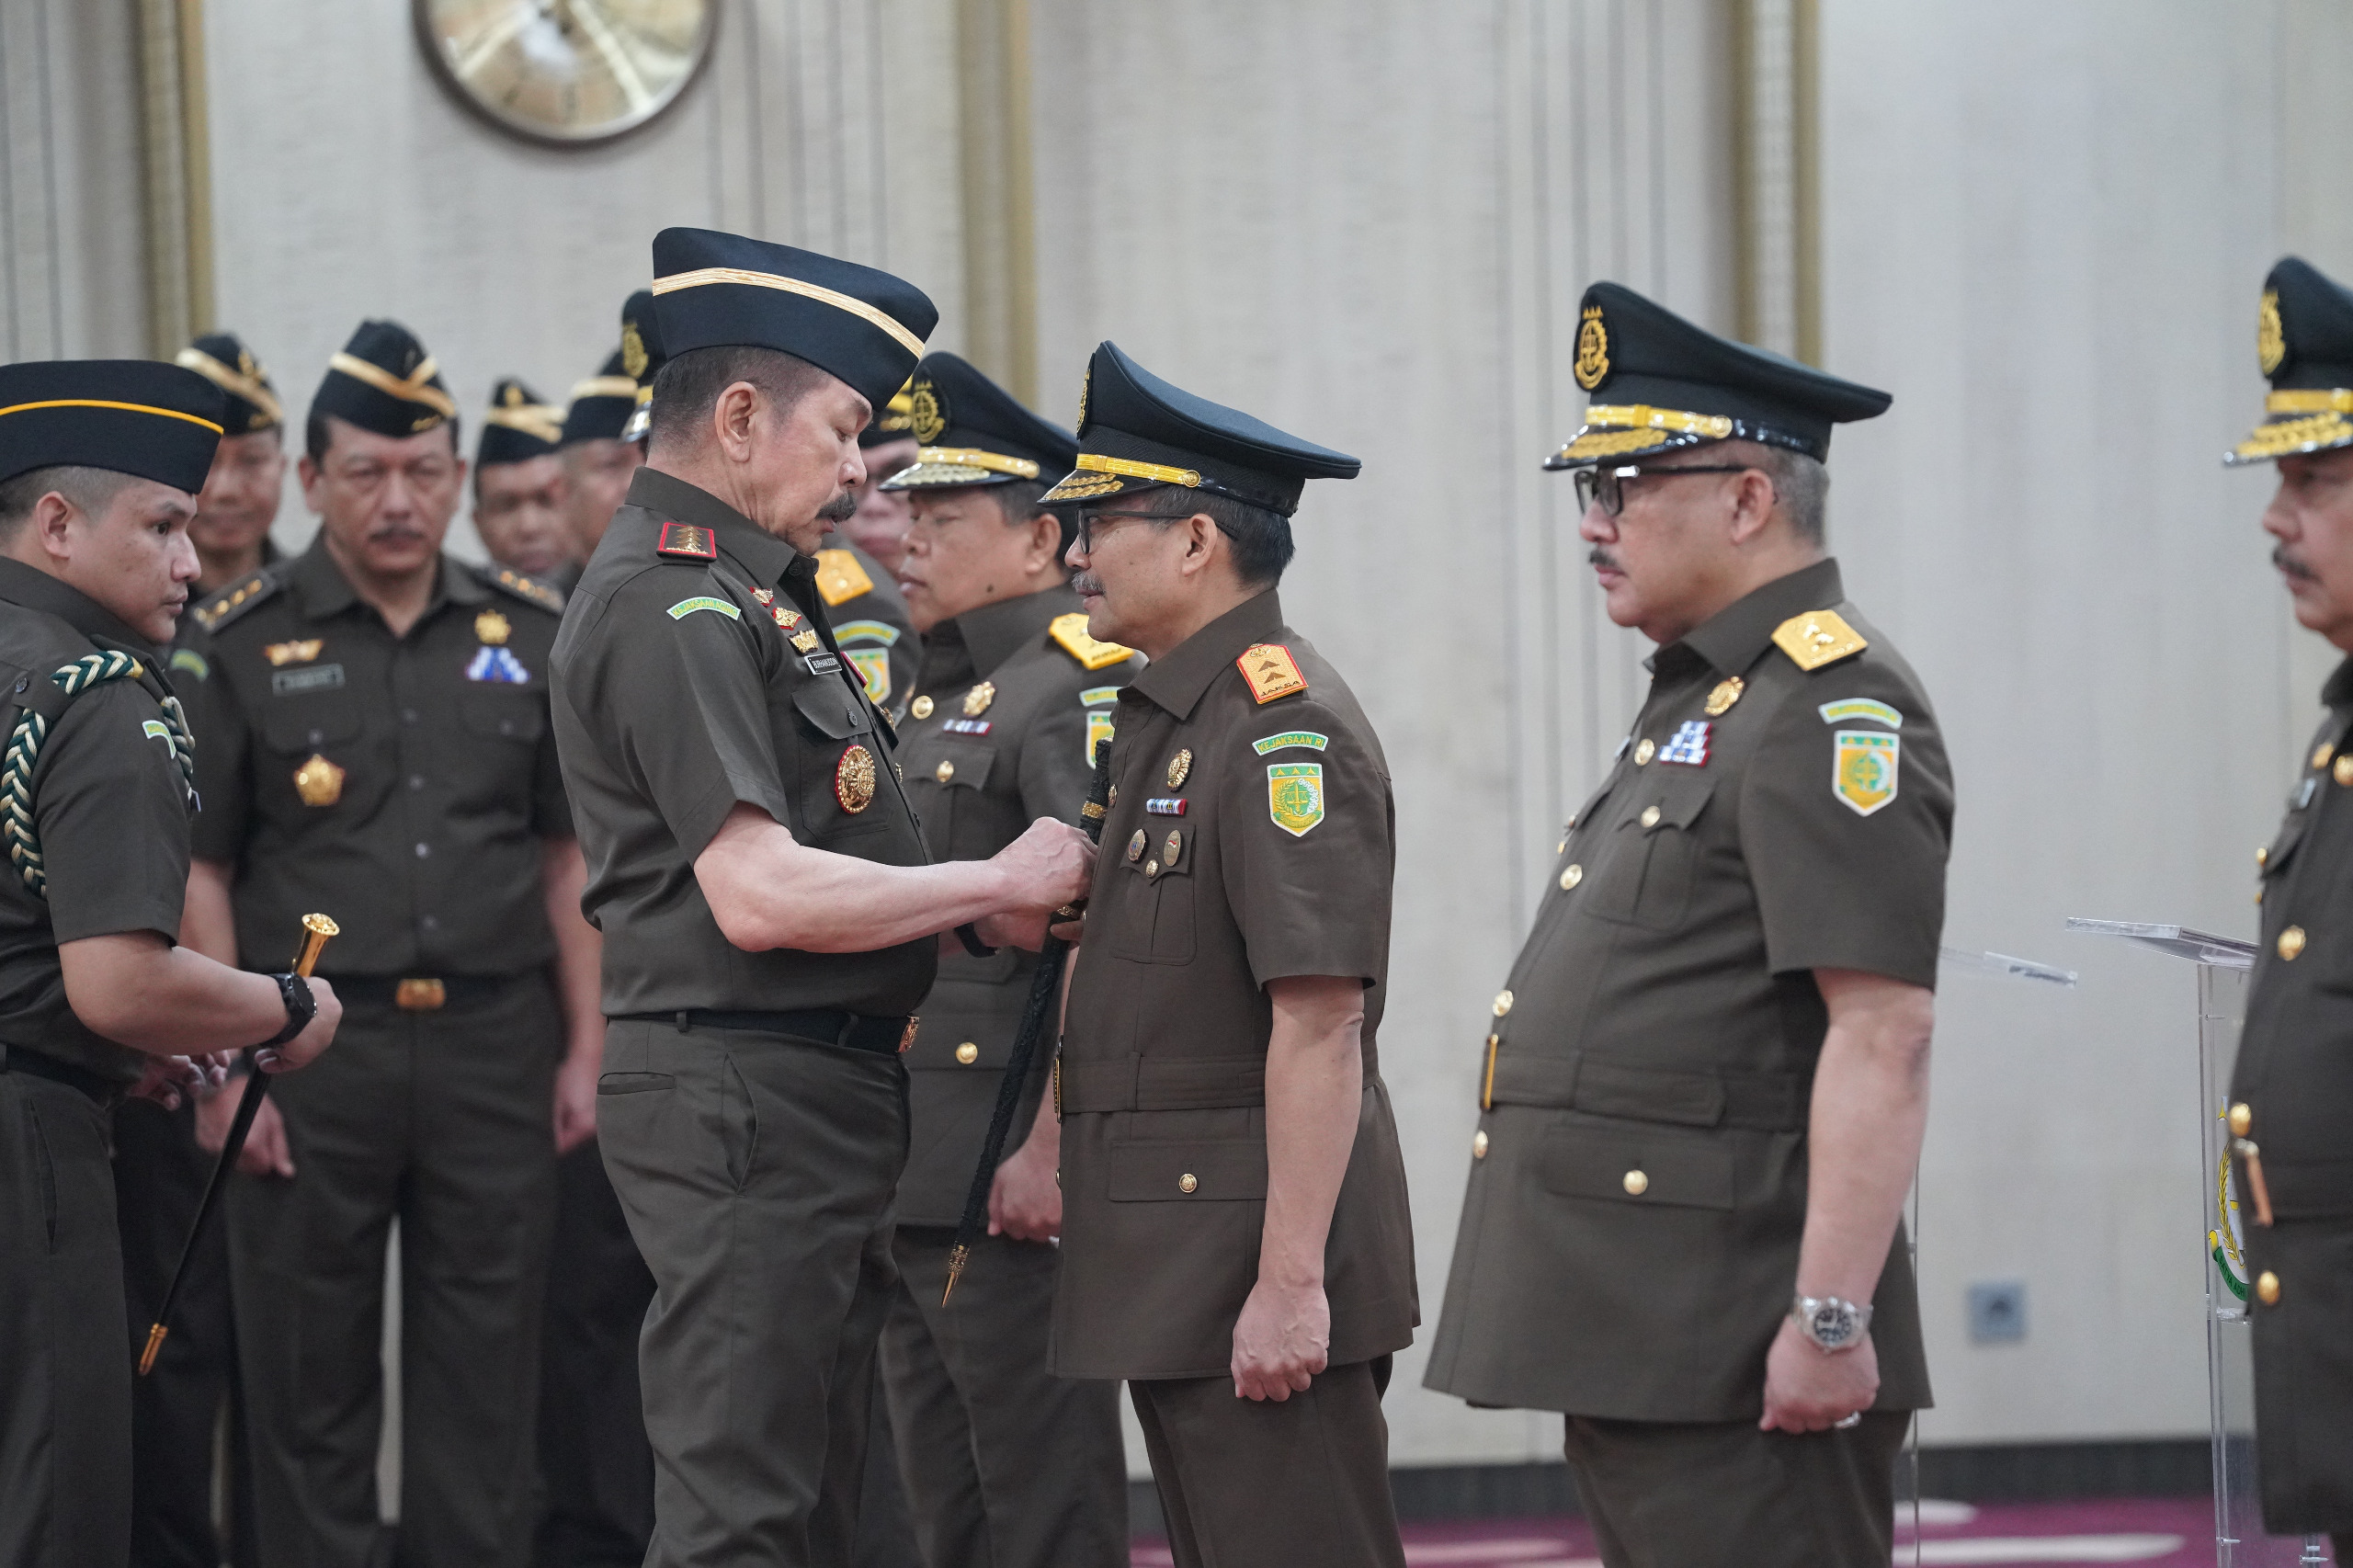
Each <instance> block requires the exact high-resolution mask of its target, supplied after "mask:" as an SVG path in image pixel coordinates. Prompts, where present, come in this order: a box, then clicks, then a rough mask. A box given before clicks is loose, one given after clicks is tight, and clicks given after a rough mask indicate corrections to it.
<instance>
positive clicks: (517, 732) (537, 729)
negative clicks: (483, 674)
mask: <svg viewBox="0 0 2353 1568" xmlns="http://www.w3.org/2000/svg"><path fill="white" fill-rule="evenodd" d="M458 717H459V719H460V721H461V722H463V723H464V724H465V726H466V729H467V731H468V732H469V733H472V734H477V735H481V736H483V737H484V738H485V739H490V740H502V741H522V742H526V743H532V742H536V741H538V740H539V738H540V736H541V735H543V734H545V733H547V727H548V719H547V710H546V709H545V708H543V707H542V706H541V705H540V699H539V696H538V694H537V693H530V694H525V693H522V692H517V691H466V692H460V693H459V695H458Z"/></svg>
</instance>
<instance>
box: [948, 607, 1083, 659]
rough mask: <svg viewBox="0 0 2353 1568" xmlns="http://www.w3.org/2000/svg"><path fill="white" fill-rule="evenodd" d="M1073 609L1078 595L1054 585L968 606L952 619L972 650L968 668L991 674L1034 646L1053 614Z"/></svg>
mask: <svg viewBox="0 0 2353 1568" xmlns="http://www.w3.org/2000/svg"><path fill="white" fill-rule="evenodd" d="M1076 608H1078V596H1077V595H1076V594H1074V593H1073V592H1072V591H1071V590H1070V589H1069V588H1068V587H1067V586H1056V587H1051V588H1046V589H1042V590H1040V592H1038V593H1034V594H1024V595H1022V596H1021V597H1018V598H1011V599H999V600H998V601H997V602H996V603H995V604H989V605H983V606H981V607H980V608H978V609H968V610H966V611H965V612H964V613H963V614H961V615H960V616H958V617H957V618H956V630H957V631H961V633H963V636H964V645H965V646H966V647H968V648H970V649H971V650H972V667H973V668H974V669H976V670H978V671H979V672H980V673H981V674H983V675H984V676H985V675H994V674H995V673H996V667H997V666H998V665H1002V664H1003V663H1005V662H1006V660H1007V659H1009V658H1011V657H1013V655H1014V654H1016V653H1019V652H1021V650H1023V649H1024V648H1028V647H1032V646H1034V645H1036V643H1037V642H1039V640H1040V638H1042V637H1044V636H1045V634H1046V628H1047V626H1048V625H1049V624H1050V623H1051V621H1052V620H1053V619H1054V617H1056V616H1058V615H1068V614H1070V613H1071V612H1072V611H1073V610H1074V609H1076Z"/></svg>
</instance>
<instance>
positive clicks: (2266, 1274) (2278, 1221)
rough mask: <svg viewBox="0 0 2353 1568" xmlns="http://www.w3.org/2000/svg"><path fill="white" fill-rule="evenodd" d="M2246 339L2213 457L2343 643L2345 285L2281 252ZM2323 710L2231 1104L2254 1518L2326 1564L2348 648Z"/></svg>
mask: <svg viewBox="0 0 2353 1568" xmlns="http://www.w3.org/2000/svg"><path fill="white" fill-rule="evenodd" d="M2256 358H2257V363H2258V367H2259V368H2260V369H2261V370H2262V372H2263V374H2264V375H2265V376H2266V377H2267V378H2268V379H2269V381H2270V382H2271V393H2270V395H2269V396H2268V398H2267V399H2265V408H2266V412H2267V413H2268V415H2270V418H2269V420H2268V422H2267V423H2265V424H2262V425H2259V426H2256V428H2255V431H2254V433H2253V434H2251V435H2250V436H2248V437H2247V438H2246V439H2245V440H2244V441H2242V442H2240V443H2239V444H2238V446H2237V447H2236V448H2234V449H2232V451H2230V452H2229V453H2228V454H2226V455H2225V456H2224V458H2223V461H2224V462H2226V463H2231V464H2234V465H2236V464H2242V463H2259V462H2276V463H2278V464H2279V490H2278V491H2277V492H2275V493H2274V494H2273V495H2272V497H2271V505H2270V506H2269V507H2268V508H2267V509H2266V510H2265V512H2264V514H2263V528H2264V531H2265V532H2266V533H2268V534H2269V535H2270V536H2271V537H2272V538H2273V539H2274V540H2277V541H2278V542H2277V543H2276V545H2275V546H2274V547H2273V550H2272V552H2271V561H2272V564H2273V565H2275V566H2277V567H2278V568H2279V574H2280V575H2281V577H2282V578H2284V579H2285V581H2286V585H2287V589H2288V596H2289V597H2290V600H2292V601H2293V603H2294V607H2295V612H2296V619H2297V621H2298V622H2299V623H2300V624H2301V625H2302V626H2303V627H2304V628H2305V629H2307V630H2308V631H2317V632H2319V633H2320V634H2321V635H2322V636H2323V637H2325V638H2326V639H2327V640H2328V641H2329V642H2332V643H2334V644H2335V645H2336V647H2337V648H2338V649H2340V650H2342V651H2343V652H2345V653H2347V654H2348V655H2353V290H2347V289H2345V288H2344V287H2343V286H2342V285H2340V284H2337V283H2336V282H2334V281H2332V280H2331V279H2329V278H2324V277H2323V276H2321V274H2320V273H2319V272H2318V271H2316V270H2314V269H2313V267H2311V266H2310V265H2309V264H2307V263H2305V262H2303V261H2301V260H2299V259H2297V258H2296V257H2294V256H2289V257H2287V258H2285V259H2284V260H2282V261H2281V262H2280V263H2279V266H2277V267H2273V268H2272V269H2271V275H2270V277H2268V278H2266V279H2264V284H2263V299H2262V304H2261V312H2260V320H2259V324H2258V327H2257V331H2256ZM2321 703H2322V705H2323V706H2324V707H2325V708H2326V709H2327V710H2328V712H2327V716H2326V717H2325V718H2324V719H2323V720H2322V721H2321V726H2320V729H2319V731H2318V732H2317V733H2315V734H2314V735H2313V744H2312V747H2311V754H2310V756H2308V757H2306V758H2305V759H2304V763H2303V777H2302V778H2301V779H2300V780H2299V781H2298V783H2297V785H2296V788H2295V789H2294V790H2293V791H2291V792H2290V795H2289V797H2288V815H2287V819H2286V820H2285V821H2284V822H2282V823H2281V824H2280V825H2279V836H2278V837H2277V838H2275V839H2274V840H2273V841H2272V842H2271V843H2270V844H2269V845H2268V846H2266V847H2265V848H2263V849H2260V850H2257V851H2256V872H2257V875H2258V877H2259V879H2260V889H2259V892H2257V894H2256V897H2257V898H2258V899H2259V900H2260V901H2261V903H2262V904H2263V940H2262V944H2261V946H2260V947H2259V948H2258V949H2257V950H2256V956H2255V974H2254V979H2253V984H2252V988H2251V989H2250V990H2249V992H2248V994H2247V999H2246V1025H2245V1030H2244V1031H2243V1033H2242V1034H2241V1036H2240V1040H2239V1053H2238V1060H2237V1063H2236V1064H2235V1065H2234V1067H2233V1069H2232V1072H2231V1104H2230V1108H2229V1111H2228V1113H2227V1114H2228V1116H2229V1119H2230V1129H2231V1133H2232V1136H2233V1139H2234V1153H2235V1154H2236V1163H2235V1165H2236V1168H2235V1171H2234V1176H2235V1177H2236V1182H2237V1189H2238V1212H2239V1219H2240V1221H2241V1224H2242V1227H2243V1237H2244V1240H2245V1253H2246V1264H2247V1268H2248V1271H2249V1273H2250V1275H2251V1276H2252V1278H2250V1280H2249V1285H2250V1287H2251V1290H2250V1292H2249V1294H2250V1298H2251V1299H2250V1301H2249V1303H2248V1308H2247V1315H2248V1317H2249V1319H2250V1320H2251V1322H2252V1324H2253V1325H2254V1329H2255V1441H2256V1484H2257V1486H2258V1487H2259V1489H2260V1490H2261V1493H2262V1496H2263V1522H2264V1526H2265V1528H2268V1529H2269V1530H2271V1531H2273V1532H2274V1533H2276V1534H2280V1535H2309V1534H2319V1533H2321V1532H2323V1531H2326V1532H2328V1533H2329V1534H2330V1535H2331V1536H2332V1538H2333V1540H2334V1541H2335V1543H2336V1560H2337V1561H2338V1562H2353V1349H2348V1344H2353V1339H2349V1338H2348V1328H2353V1162H2348V1161H2347V1158H2346V1144H2347V1131H2348V1129H2353V1052H2348V1051H2347V1049H2346V1039H2347V1033H2348V1031H2353V998H2348V997H2347V994H2346V992H2345V990H2344V988H2343V985H2342V982H2341V976H2342V974H2343V972H2344V955H2345V954H2346V953H2347V951H2348V950H2353V880H2348V878H2347V875H2346V871H2347V867H2348V866H2353V657H2348V658H2347V660H2346V662H2345V663H2343V664H2341V665H2338V666H2337V667H2336V673H2335V674H2333V675H2331V676H2329V677H2328V683H2327V684H2326V685H2325V686H2324V687H2322V688H2321ZM2339 800H2344V801H2346V802H2347V803H2346V804H2344V805H2341V806H2340V805H2338V804H2337V803H2336V802H2337V801H2339ZM2248 1221H2252V1223H2249V1222H2248Z"/></svg>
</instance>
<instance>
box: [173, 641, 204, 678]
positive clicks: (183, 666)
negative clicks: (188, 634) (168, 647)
mask: <svg viewBox="0 0 2353 1568" xmlns="http://www.w3.org/2000/svg"><path fill="white" fill-rule="evenodd" d="M171 667H172V670H173V673H174V674H176V675H190V676H195V677H196V678H197V679H199V680H210V679H211V678H212V666H211V665H209V664H207V663H205V661H204V655H203V654H201V653H198V652H197V651H196V650H195V649H193V648H175V649H173V650H172V665H171Z"/></svg>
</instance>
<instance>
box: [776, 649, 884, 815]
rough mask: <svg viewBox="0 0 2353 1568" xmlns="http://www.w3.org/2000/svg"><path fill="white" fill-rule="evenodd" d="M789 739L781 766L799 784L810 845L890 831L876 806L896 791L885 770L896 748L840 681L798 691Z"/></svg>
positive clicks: (823, 679)
mask: <svg viewBox="0 0 2353 1568" xmlns="http://www.w3.org/2000/svg"><path fill="white" fill-rule="evenodd" d="M791 702H792V717H791V718H790V720H789V721H787V722H786V727H787V728H788V729H789V731H790V733H784V734H779V736H778V741H779V751H780V752H783V751H789V752H790V759H789V758H788V757H786V756H779V757H778V759H777V760H778V762H779V764H780V765H782V766H783V767H785V768H787V769H789V770H790V773H791V774H792V776H793V777H794V778H795V779H796V785H795V789H794V799H795V801H798V802H799V805H800V808H801V824H802V825H803V827H805V828H806V830H807V832H808V834H809V837H810V841H811V842H812V843H814V844H824V843H825V842H827V841H829V840H835V839H841V838H854V837H857V836H858V835H861V834H867V833H880V832H882V831H883V830H884V829H885V828H886V827H887V826H888V825H889V822H888V819H887V817H885V816H884V815H883V814H881V812H878V811H877V810H876V809H875V807H876V802H877V801H881V799H882V798H883V797H884V796H885V795H887V794H888V793H889V791H890V790H891V786H890V784H889V783H887V782H886V781H885V780H884V779H883V778H882V769H884V768H886V767H890V766H891V756H890V748H889V747H887V746H885V745H884V744H882V742H881V738H880V737H879V736H877V735H876V734H875V733H874V732H873V728H872V726H871V725H870V723H869V722H868V721H867V717H866V710H865V705H864V704H862V703H860V702H859V701H858V699H857V698H856V697H854V696H852V695H851V693H850V689H849V687H848V685H847V683H846V682H844V681H843V680H842V679H841V678H840V677H839V676H834V675H823V676H813V677H812V678H810V679H807V680H804V681H801V682H799V683H797V684H796V685H795V686H794V687H793V688H792V694H791Z"/></svg>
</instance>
